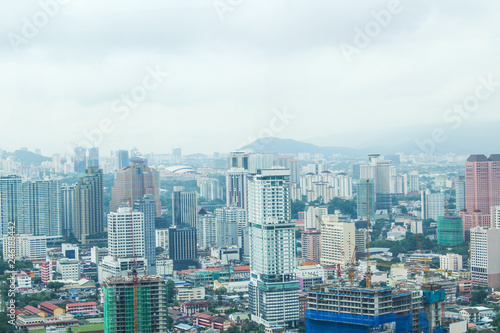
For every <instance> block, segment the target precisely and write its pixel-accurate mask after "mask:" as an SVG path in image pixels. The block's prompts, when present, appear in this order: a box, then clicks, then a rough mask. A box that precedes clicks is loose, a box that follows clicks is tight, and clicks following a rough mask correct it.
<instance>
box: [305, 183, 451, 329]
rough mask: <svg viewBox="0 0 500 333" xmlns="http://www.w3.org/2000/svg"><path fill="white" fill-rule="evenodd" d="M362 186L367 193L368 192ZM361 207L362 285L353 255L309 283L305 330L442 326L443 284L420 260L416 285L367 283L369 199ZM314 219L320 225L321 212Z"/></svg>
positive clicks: (370, 277) (368, 278) (368, 265)
mask: <svg viewBox="0 0 500 333" xmlns="http://www.w3.org/2000/svg"><path fill="white" fill-rule="evenodd" d="M368 188H369V187H368V186H367V193H366V195H367V198H368V197H369V195H370V194H369V192H368ZM367 202H369V200H367ZM366 208H367V220H366V229H367V239H366V250H367V251H366V271H365V272H363V275H364V277H365V283H363V284H364V285H363V284H362V283H360V281H359V280H358V279H356V274H357V273H358V268H359V263H358V262H357V259H356V256H355V255H353V256H352V260H351V261H350V262H349V263H348V264H347V265H345V266H344V267H343V272H340V271H338V273H339V274H338V277H339V279H338V280H336V281H334V282H330V283H327V284H323V285H316V286H313V287H312V288H310V289H309V290H308V291H307V292H308V307H307V310H306V330H307V332H323V333H324V332H346V333H358V332H359V333H361V332H396V333H403V332H426V333H439V332H444V331H445V326H446V323H445V317H444V304H445V299H446V293H445V289H444V288H443V286H442V285H440V284H437V283H433V282H429V281H428V277H427V274H428V273H429V272H430V271H432V270H430V269H428V267H427V262H426V261H425V260H424V264H425V268H423V269H422V270H423V271H424V273H425V274H426V281H425V282H424V283H423V284H421V285H420V286H411V287H410V286H405V287H403V285H404V284H403V285H400V286H397V287H393V286H373V285H372V274H373V273H372V271H371V270H372V268H371V267H372V264H373V262H370V210H369V209H370V208H369V205H367V207H366ZM317 217H318V216H317ZM318 220H319V222H320V223H321V224H322V226H324V223H323V221H322V220H321V218H319V217H318ZM355 251H356V249H355V250H354V252H355ZM342 273H343V274H342ZM341 276H346V277H347V279H342V278H340V277H341Z"/></svg>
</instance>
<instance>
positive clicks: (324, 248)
mask: <svg viewBox="0 0 500 333" xmlns="http://www.w3.org/2000/svg"><path fill="white" fill-rule="evenodd" d="M323 223H324V225H323V226H321V260H320V262H321V265H323V266H334V265H337V264H341V265H346V264H347V263H349V262H350V261H351V259H352V255H353V253H354V248H355V247H356V225H355V224H354V222H352V221H351V219H350V218H348V217H347V216H342V215H340V214H335V215H327V216H324V217H323Z"/></svg>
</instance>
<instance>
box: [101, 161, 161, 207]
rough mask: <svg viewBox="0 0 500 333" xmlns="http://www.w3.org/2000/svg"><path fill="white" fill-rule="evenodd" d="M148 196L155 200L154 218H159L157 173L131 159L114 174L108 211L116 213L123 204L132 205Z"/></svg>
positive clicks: (142, 162)
mask: <svg viewBox="0 0 500 333" xmlns="http://www.w3.org/2000/svg"><path fill="white" fill-rule="evenodd" d="M145 194H150V195H152V196H153V198H154V200H155V214H156V217H161V203H160V187H159V175H158V172H157V171H156V170H155V169H153V168H150V167H148V166H146V165H144V160H143V159H141V158H134V159H132V164H130V165H127V166H126V167H124V168H123V169H120V170H118V171H117V172H116V178H115V183H114V185H113V188H112V189H111V202H110V203H109V210H110V211H112V212H113V211H116V210H117V209H118V207H120V206H121V205H123V203H128V204H129V205H130V203H133V202H134V201H136V200H139V199H142V197H143V196H144V195H145Z"/></svg>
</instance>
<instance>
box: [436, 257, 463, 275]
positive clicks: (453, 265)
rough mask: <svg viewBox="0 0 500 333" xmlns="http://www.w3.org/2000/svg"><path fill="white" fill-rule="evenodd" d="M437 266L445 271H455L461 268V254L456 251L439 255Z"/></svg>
mask: <svg viewBox="0 0 500 333" xmlns="http://www.w3.org/2000/svg"><path fill="white" fill-rule="evenodd" d="M439 268H440V269H443V270H445V271H452V272H457V271H459V270H461V269H462V268H463V266H462V256H461V255H459V254H456V253H448V254H446V255H443V256H439Z"/></svg>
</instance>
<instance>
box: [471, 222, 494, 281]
mask: <svg viewBox="0 0 500 333" xmlns="http://www.w3.org/2000/svg"><path fill="white" fill-rule="evenodd" d="M470 242H471V243H470V246H471V259H470V261H471V262H470V266H471V271H472V282H473V283H474V284H477V285H481V286H488V287H490V288H495V289H496V288H500V256H499V255H498V243H500V229H496V228H483V227H474V228H472V229H470Z"/></svg>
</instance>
